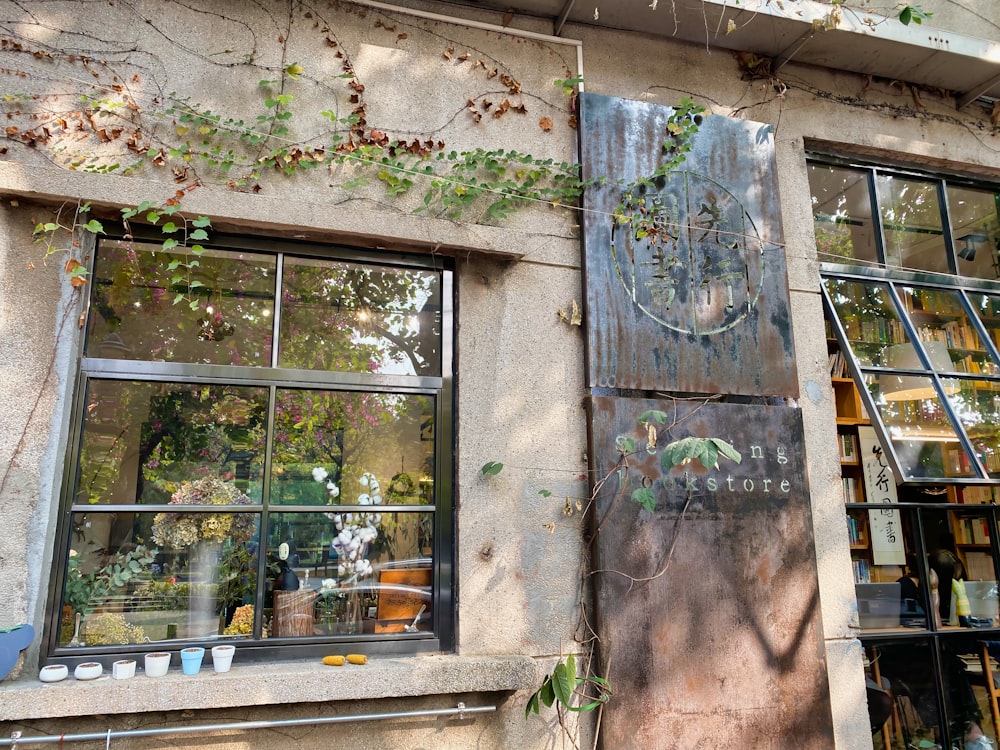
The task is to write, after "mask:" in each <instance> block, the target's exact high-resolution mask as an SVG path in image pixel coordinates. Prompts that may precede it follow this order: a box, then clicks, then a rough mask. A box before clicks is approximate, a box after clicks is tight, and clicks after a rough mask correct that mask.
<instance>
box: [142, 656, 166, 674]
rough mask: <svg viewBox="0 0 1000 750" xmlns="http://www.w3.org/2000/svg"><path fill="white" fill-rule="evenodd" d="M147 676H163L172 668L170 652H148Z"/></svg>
mask: <svg viewBox="0 0 1000 750" xmlns="http://www.w3.org/2000/svg"><path fill="white" fill-rule="evenodd" d="M145 666H146V677H163V675H165V674H166V673H167V671H168V670H169V669H170V652H168V651H157V652H156V653H152V654H146V662H145Z"/></svg>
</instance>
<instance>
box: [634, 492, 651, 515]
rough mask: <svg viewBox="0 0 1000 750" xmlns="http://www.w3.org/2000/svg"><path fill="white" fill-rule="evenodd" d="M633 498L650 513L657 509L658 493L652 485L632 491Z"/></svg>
mask: <svg viewBox="0 0 1000 750" xmlns="http://www.w3.org/2000/svg"><path fill="white" fill-rule="evenodd" d="M632 499H633V500H634V501H635V502H637V503H639V505H641V506H642V507H643V508H645V509H646V510H648V511H649V512H650V513H652V512H653V511H654V510H656V495H655V494H653V488H652V487H640V488H639V489H637V490H636V491H635V492H633V493H632Z"/></svg>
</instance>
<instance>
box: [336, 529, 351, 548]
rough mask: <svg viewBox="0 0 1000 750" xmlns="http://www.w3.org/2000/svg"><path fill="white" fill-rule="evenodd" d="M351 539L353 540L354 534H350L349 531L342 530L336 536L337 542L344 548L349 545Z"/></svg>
mask: <svg viewBox="0 0 1000 750" xmlns="http://www.w3.org/2000/svg"><path fill="white" fill-rule="evenodd" d="M352 539H354V534H352V533H351V532H350V530H349V529H344V530H343V531H341V532H340V534H338V535H337V541H338V542H340V543H341V544H342V545H343V546H344V547H346V546H347V545H349V544H350V543H351V540H352Z"/></svg>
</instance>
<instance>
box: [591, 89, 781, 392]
mask: <svg viewBox="0 0 1000 750" xmlns="http://www.w3.org/2000/svg"><path fill="white" fill-rule="evenodd" d="M582 108H583V119H582V126H581V135H580V137H581V154H582V156H581V158H582V162H583V170H584V177H585V178H587V179H593V178H606V179H605V180H604V181H603V182H602V183H601V184H597V185H595V186H594V187H591V188H588V189H587V191H586V194H585V197H584V207H585V209H586V210H585V211H584V261H585V273H586V286H587V290H586V312H587V341H588V361H587V372H588V385H590V386H591V387H610V388H635V389H641V390H670V391H683V392H692V393H726V394H745V395H771V396H791V397H797V395H798V386H797V381H796V373H795V360H794V356H793V353H794V352H793V345H792V332H791V319H790V313H789V305H788V289H787V279H786V272H785V258H784V249H783V247H782V233H781V219H780V213H779V210H778V200H777V183H776V178H775V169H774V142H773V138H772V136H771V132H770V126H767V125H761V124H759V123H753V122H747V121H745V120H735V119H732V118H727V117H723V116H721V115H712V116H710V117H707V118H706V119H705V120H704V122H703V123H702V124H701V126H700V127H699V129H698V132H697V133H696V135H694V137H693V139H692V142H691V143H692V150H691V152H690V153H689V154H688V155H687V158H686V160H685V161H684V163H683V164H682V165H680V167H679V168H678V169H676V170H675V171H673V172H671V173H670V174H669V175H667V176H666V177H663V178H660V179H657V180H654V181H651V182H648V183H647V182H646V181H645V180H644V179H643V178H644V177H645V176H648V175H652V174H653V173H654V172H655V171H656V169H657V167H658V166H659V165H660V164H661V161H662V159H663V158H664V144H665V143H668V144H669V138H670V134H669V133H670V128H671V126H672V125H675V123H672V122H671V120H670V117H671V114H672V113H673V110H672V109H670V108H668V107H662V106H656V105H650V104H643V103H641V102H634V101H627V100H623V99H616V98H612V97H606V96H598V95H594V94H585V95H584V97H583V100H582Z"/></svg>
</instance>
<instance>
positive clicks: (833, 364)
mask: <svg viewBox="0 0 1000 750" xmlns="http://www.w3.org/2000/svg"><path fill="white" fill-rule="evenodd" d="M848 373H849V370H848V369H847V357H845V356H844V353H843V352H842V351H840V349H838V350H837V351H835V352H831V353H830V377H831V378H847V377H850V375H849V374H848Z"/></svg>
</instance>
